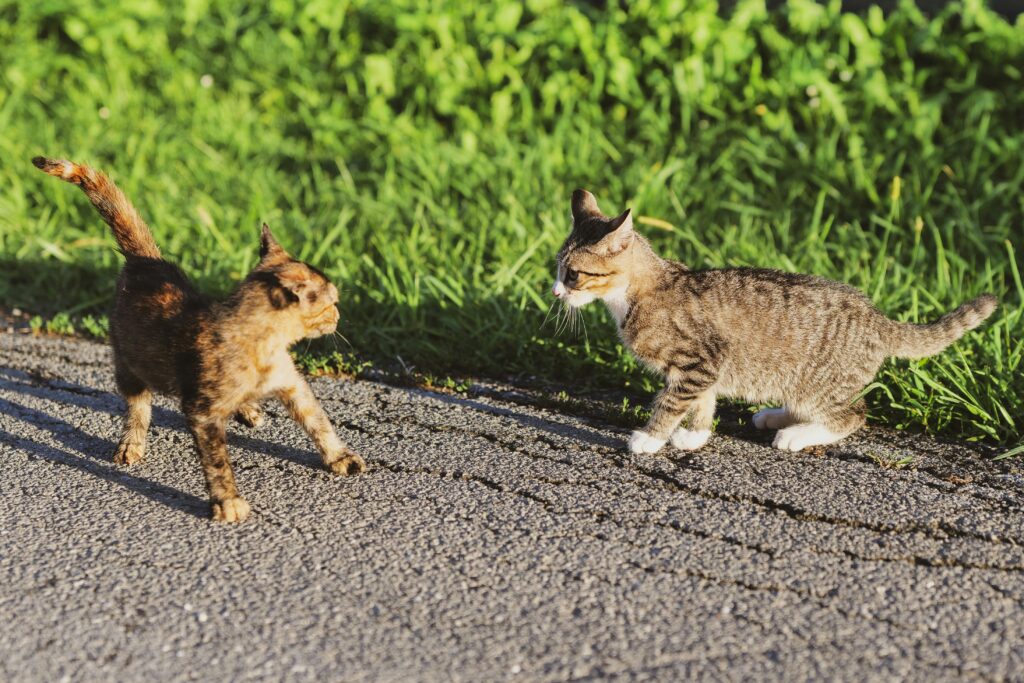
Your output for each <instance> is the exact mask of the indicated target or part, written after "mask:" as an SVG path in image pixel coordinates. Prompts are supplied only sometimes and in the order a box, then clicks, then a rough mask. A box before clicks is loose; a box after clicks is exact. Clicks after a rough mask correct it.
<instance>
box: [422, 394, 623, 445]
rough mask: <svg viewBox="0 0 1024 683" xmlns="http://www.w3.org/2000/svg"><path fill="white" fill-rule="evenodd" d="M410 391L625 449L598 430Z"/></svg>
mask: <svg viewBox="0 0 1024 683" xmlns="http://www.w3.org/2000/svg"><path fill="white" fill-rule="evenodd" d="M410 391H411V392H412V393H417V394H420V395H423V396H429V397H430V398H432V399H434V400H437V401H440V402H442V403H450V404H452V405H457V406H462V407H463V408H472V409H473V410H475V411H477V412H481V413H490V414H491V415H498V416H500V417H507V418H509V419H510V420H513V421H515V422H518V423H519V424H521V425H523V426H524V427H530V428H531V429H536V430H538V431H542V432H547V433H548V434H554V435H555V436H560V437H564V438H567V439H576V440H577V441H582V442H584V443H588V444H590V445H592V446H600V447H602V448H613V449H617V450H618V449H622V447H623V443H624V441H623V440H622V439H621V438H620V439H615V438H612V437H609V436H607V435H605V434H602V433H601V432H599V431H597V430H590V429H580V428H579V427H575V426H571V425H567V424H561V423H559V422H549V421H547V420H542V419H540V418H539V417H531V416H530V415H523V414H522V413H517V412H516V411H514V410H509V409H508V408H500V407H498V406H493V405H490V404H488V403H483V402H481V401H476V400H474V399H471V398H460V397H458V396H449V395H448V394H438V393H434V392H430V391H423V390H419V389H414V390H410Z"/></svg>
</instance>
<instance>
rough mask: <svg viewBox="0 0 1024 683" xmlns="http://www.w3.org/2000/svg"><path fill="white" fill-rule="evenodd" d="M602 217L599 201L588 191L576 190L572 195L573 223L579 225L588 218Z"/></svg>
mask: <svg viewBox="0 0 1024 683" xmlns="http://www.w3.org/2000/svg"><path fill="white" fill-rule="evenodd" d="M600 215H601V209H599V208H597V199H595V198H594V195H592V194H590V193H589V192H587V191H586V190H576V191H575V192H573V193H572V221H573V223H579V222H580V221H582V220H584V219H586V218H591V217H592V216H600Z"/></svg>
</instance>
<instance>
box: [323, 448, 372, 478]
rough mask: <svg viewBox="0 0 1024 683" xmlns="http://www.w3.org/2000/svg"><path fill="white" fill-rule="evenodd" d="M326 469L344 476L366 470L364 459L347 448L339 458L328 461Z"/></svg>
mask: <svg viewBox="0 0 1024 683" xmlns="http://www.w3.org/2000/svg"><path fill="white" fill-rule="evenodd" d="M327 469H329V470H330V471H331V472H333V473H334V474H340V475H341V476H343V477H345V476H349V475H352V474H359V473H361V472H364V471H366V461H365V460H363V459H362V457H360V456H359V455H358V454H356V453H353V452H352V451H348V450H347V451H345V453H344V455H342V456H341V457H340V458H338V459H337V460H335V461H334V462H332V463H329V464H328V465H327Z"/></svg>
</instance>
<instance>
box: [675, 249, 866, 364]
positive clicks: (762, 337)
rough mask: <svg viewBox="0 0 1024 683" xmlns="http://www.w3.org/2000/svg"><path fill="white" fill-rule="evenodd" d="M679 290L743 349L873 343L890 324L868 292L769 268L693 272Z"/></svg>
mask: <svg viewBox="0 0 1024 683" xmlns="http://www.w3.org/2000/svg"><path fill="white" fill-rule="evenodd" d="M674 290H675V295H676V296H677V297H679V298H680V299H681V300H684V301H690V302H693V301H696V302H697V307H698V308H699V309H700V310H701V312H702V315H703V316H705V317H706V319H707V321H708V322H709V323H710V324H712V325H714V327H715V328H716V329H717V330H718V332H719V333H720V334H721V335H722V336H723V337H725V338H727V339H730V340H735V341H736V342H737V343H741V344H745V343H748V342H753V343H759V344H761V345H762V346H774V345H785V346H796V347H803V346H805V345H807V344H808V342H810V341H811V340H819V341H826V340H838V339H840V338H844V339H845V338H847V337H850V338H851V340H852V338H855V337H857V336H859V337H861V338H863V339H864V341H865V342H871V341H872V340H874V338H875V337H876V336H878V335H879V334H880V331H881V328H882V327H883V326H884V325H885V324H886V320H885V316H883V315H882V313H881V312H880V311H879V310H878V309H877V308H875V306H874V305H873V304H872V303H871V301H870V300H869V299H868V298H867V296H865V295H864V294H863V292H861V291H860V290H858V289H856V288H855V287H851V286H850V285H847V284H845V283H842V282H836V281H834V280H829V279H826V278H823V277H819V276H816V275H806V274H802V273H787V272H784V271H780V270H772V269H769V268H722V269H713V270H703V271H689V272H688V274H686V275H684V276H682V277H680V278H679V279H678V282H677V284H676V286H675V287H674ZM689 305H691V306H692V305H693V304H692V303H691V304H689ZM847 341H850V340H847Z"/></svg>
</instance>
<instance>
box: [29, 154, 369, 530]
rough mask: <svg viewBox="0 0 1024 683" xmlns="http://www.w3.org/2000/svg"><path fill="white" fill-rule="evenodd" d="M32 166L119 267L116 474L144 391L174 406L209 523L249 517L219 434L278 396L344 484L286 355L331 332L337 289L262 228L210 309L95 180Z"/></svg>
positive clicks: (60, 166)
mask: <svg viewBox="0 0 1024 683" xmlns="http://www.w3.org/2000/svg"><path fill="white" fill-rule="evenodd" d="M32 163H33V164H34V165H35V166H36V167H37V168H39V169H40V170H42V171H44V172H45V173H48V174H50V175H52V176H55V177H57V178H61V179H62V180H65V181H67V182H69V183H72V184H74V185H78V186H79V187H80V188H81V189H82V190H83V191H84V192H85V194H86V196H87V197H88V198H89V200H90V201H91V202H92V204H93V206H95V207H96V210H97V211H98V212H99V214H100V216H102V217H103V220H104V221H106V223H107V224H108V225H109V226H110V228H111V230H113V233H114V237H115V239H116V240H117V244H118V246H119V247H120V251H121V253H122V254H123V255H124V258H125V265H124V268H123V269H122V270H121V273H120V275H119V277H118V280H117V290H116V294H115V298H114V309H113V313H112V315H111V318H110V343H111V346H112V347H113V352H114V354H113V355H114V378H115V381H116V384H117V388H118V391H119V392H120V394H121V395H122V396H123V397H124V400H125V402H126V403H127V404H128V411H127V415H126V417H125V422H124V432H123V435H122V436H121V439H120V442H119V444H118V446H117V450H116V451H115V453H114V462H115V463H117V464H119V465H130V464H132V463H135V462H138V461H139V460H141V459H142V457H143V455H144V454H145V450H146V432H147V431H148V429H149V422H150V413H151V403H152V393H153V392H154V391H155V392H159V393H164V394H168V395H172V396H177V397H178V398H180V400H181V409H182V411H183V412H184V413H185V417H186V418H187V421H188V427H189V430H190V431H191V432H192V436H193V438H194V439H195V444H196V448H197V450H198V452H199V459H200V462H201V463H202V467H203V473H204V475H205V477H206V486H207V490H208V492H209V495H210V503H211V508H212V516H213V519H215V520H218V521H224V522H241V521H244V520H245V519H246V518H247V517H248V516H249V512H250V508H249V504H248V502H246V500H245V499H244V498H242V496H241V495H240V494H239V492H238V489H237V487H236V486H235V476H234V472H233V471H232V469H231V462H230V460H229V458H228V452H227V437H226V424H227V421H228V420H229V419H230V418H231V417H232V416H237V417H238V418H239V419H240V420H241V421H242V422H245V423H246V424H250V425H252V426H258V424H259V423H260V422H261V421H262V415H261V413H260V410H259V402H260V400H261V399H262V398H264V397H266V396H275V397H277V398H278V399H279V400H280V401H281V402H282V403H283V404H284V406H285V407H286V408H287V410H288V412H289V413H290V415H291V416H292V418H294V419H295V420H296V421H297V422H299V424H301V425H302V427H303V428H304V429H305V430H306V432H307V433H308V434H309V436H310V437H311V438H312V440H313V442H314V443H315V444H316V446H317V448H318V449H319V451H320V454H321V456H322V458H323V463H324V465H325V466H326V467H327V469H328V470H330V471H331V472H333V473H335V474H341V475H347V474H358V473H359V472H362V471H363V470H364V469H365V467H366V465H365V463H364V461H363V459H362V458H361V457H360V456H359V455H357V454H356V453H354V452H352V451H351V450H349V449H348V447H347V446H345V444H343V443H342V442H341V440H340V439H339V438H338V436H337V434H336V433H335V431H334V429H333V427H332V426H331V423H330V421H329V420H328V418H327V415H326V413H324V411H323V408H321V407H320V405H319V404H318V403H317V400H316V397H315V396H314V395H313V392H312V391H311V390H310V388H309V385H308V384H307V383H306V381H305V380H304V379H303V378H302V376H301V375H300V374H299V372H298V370H296V368H295V365H294V364H293V362H292V359H291V357H290V356H289V355H288V347H289V346H291V345H292V344H293V343H295V342H296V341H298V340H300V339H304V338H314V337H319V336H322V335H325V334H330V333H332V332H334V330H335V328H336V327H337V324H338V318H339V316H338V309H337V307H336V304H337V302H338V290H337V288H335V286H334V285H333V284H331V282H330V281H329V280H328V279H327V277H326V276H325V275H324V274H323V273H321V272H320V271H319V270H317V269H316V268H314V267H312V266H310V265H308V264H306V263H302V262H301V261H297V260H295V259H293V258H292V257H291V256H289V255H288V253H287V252H286V251H285V250H284V248H283V247H281V245H280V244H278V242H277V240H275V239H274V236H273V235H272V234H271V232H270V228H269V227H267V225H266V224H264V225H263V228H262V231H261V234H260V250H259V262H258V263H257V264H256V266H255V268H253V270H252V271H251V272H250V273H249V275H248V276H247V277H246V278H245V280H244V281H243V282H242V283H241V284H240V285H239V286H238V287H237V288H236V289H235V290H234V292H233V293H232V294H231V295H230V296H228V297H227V298H226V299H224V300H223V301H212V300H210V299H207V298H206V297H205V296H203V295H202V294H200V293H199V292H198V291H197V290H196V288H195V287H194V286H193V285H192V283H190V282H189V280H188V279H187V278H186V277H185V275H184V273H182V271H181V270H180V269H178V267H177V266H175V265H173V264H171V263H169V262H167V261H165V260H163V258H162V257H161V255H160V249H159V248H157V245H156V242H155V241H154V240H153V235H152V233H151V232H150V230H149V227H148V226H147V225H146V223H145V222H144V221H143V220H142V218H141V217H140V216H139V213H138V212H137V211H136V210H135V207H134V206H132V204H131V202H129V201H128V199H127V197H125V195H124V193H122V192H121V190H120V189H118V187H117V186H116V185H115V184H114V183H113V182H112V181H111V180H110V179H109V178H107V177H106V176H105V175H104V174H103V173H100V172H99V171H96V170H94V169H92V168H89V167H87V166H82V165H79V164H76V163H73V162H70V161H66V160H59V159H46V158H43V157H36V158H34V159H33V160H32Z"/></svg>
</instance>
